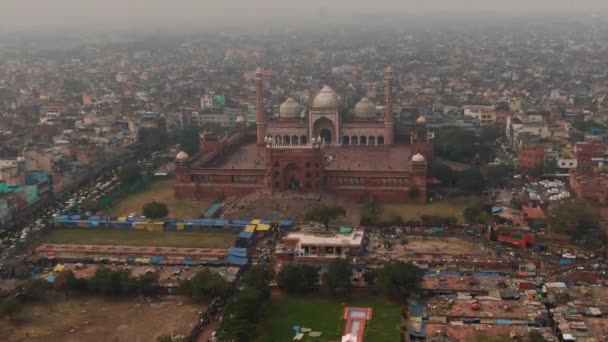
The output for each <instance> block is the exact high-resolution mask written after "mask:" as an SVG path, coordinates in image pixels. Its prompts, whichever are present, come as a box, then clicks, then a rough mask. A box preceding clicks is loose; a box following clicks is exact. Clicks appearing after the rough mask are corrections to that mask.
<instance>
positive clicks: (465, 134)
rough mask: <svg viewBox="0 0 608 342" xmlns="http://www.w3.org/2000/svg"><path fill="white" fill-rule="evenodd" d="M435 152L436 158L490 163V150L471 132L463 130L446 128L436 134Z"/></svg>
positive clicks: (491, 155) (491, 157)
mask: <svg viewBox="0 0 608 342" xmlns="http://www.w3.org/2000/svg"><path fill="white" fill-rule="evenodd" d="M435 151H436V153H437V155H438V156H440V157H442V158H445V159H449V160H453V161H457V162H472V161H491V160H492V159H494V155H493V153H492V149H491V147H490V146H488V145H487V143H486V142H484V141H482V140H481V139H480V138H479V137H477V136H476V135H475V133H474V132H473V131H469V130H465V129H463V128H447V129H443V130H440V131H438V132H437V134H436V138H435Z"/></svg>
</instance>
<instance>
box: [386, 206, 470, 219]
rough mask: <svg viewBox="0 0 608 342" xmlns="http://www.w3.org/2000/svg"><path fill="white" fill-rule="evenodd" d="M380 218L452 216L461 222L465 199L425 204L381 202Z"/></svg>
mask: <svg viewBox="0 0 608 342" xmlns="http://www.w3.org/2000/svg"><path fill="white" fill-rule="evenodd" d="M381 207H382V220H383V221H391V220H392V219H393V218H394V217H395V216H397V215H399V216H401V218H403V220H404V221H407V220H419V219H420V216H422V215H434V216H454V217H456V218H458V222H460V223H463V222H464V217H463V216H462V212H463V211H464V208H465V207H466V201H438V202H433V203H427V204H414V203H387V204H382V205H381Z"/></svg>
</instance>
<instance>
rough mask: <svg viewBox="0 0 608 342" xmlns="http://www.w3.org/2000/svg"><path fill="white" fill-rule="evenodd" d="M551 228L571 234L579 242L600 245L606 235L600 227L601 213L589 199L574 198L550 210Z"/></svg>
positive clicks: (591, 245)
mask: <svg viewBox="0 0 608 342" xmlns="http://www.w3.org/2000/svg"><path fill="white" fill-rule="evenodd" d="M549 223H550V225H551V228H552V229H553V230H554V231H555V232H558V233H565V234H568V235H570V237H571V238H572V240H573V241H574V242H577V243H581V244H585V245H588V246H590V247H599V246H598V244H602V243H605V240H606V237H605V234H604V233H603V231H602V230H601V227H600V213H599V210H598V209H597V208H596V207H594V206H593V205H592V204H591V203H589V202H588V201H585V200H582V199H574V200H570V201H565V202H561V203H559V204H558V205H556V206H554V207H552V208H551V210H550V212H549Z"/></svg>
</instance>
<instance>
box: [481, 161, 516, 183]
mask: <svg viewBox="0 0 608 342" xmlns="http://www.w3.org/2000/svg"><path fill="white" fill-rule="evenodd" d="M514 174H515V168H514V167H513V164H510V163H498V164H493V165H488V166H487V167H486V168H485V182H486V184H487V185H488V186H490V187H502V186H504V185H506V184H507V183H508V182H509V181H510V180H511V179H512V178H513V175H514Z"/></svg>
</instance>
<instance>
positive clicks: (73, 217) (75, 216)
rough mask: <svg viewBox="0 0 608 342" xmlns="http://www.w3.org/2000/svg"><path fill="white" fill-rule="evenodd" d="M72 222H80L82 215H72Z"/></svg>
mask: <svg viewBox="0 0 608 342" xmlns="http://www.w3.org/2000/svg"><path fill="white" fill-rule="evenodd" d="M70 220H80V215H72V216H70Z"/></svg>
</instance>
